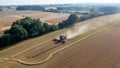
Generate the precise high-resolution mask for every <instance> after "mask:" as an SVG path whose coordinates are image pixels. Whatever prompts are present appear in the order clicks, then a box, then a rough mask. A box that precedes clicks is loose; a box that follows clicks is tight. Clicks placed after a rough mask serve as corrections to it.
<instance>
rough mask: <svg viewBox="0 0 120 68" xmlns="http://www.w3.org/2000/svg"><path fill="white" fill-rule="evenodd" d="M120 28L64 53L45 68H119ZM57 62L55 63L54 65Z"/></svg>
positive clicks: (115, 27) (112, 29) (110, 30)
mask: <svg viewBox="0 0 120 68" xmlns="http://www.w3.org/2000/svg"><path fill="white" fill-rule="evenodd" d="M119 29H120V26H119V25H117V26H114V27H112V28H110V29H109V30H108V31H106V32H105V33H103V34H100V35H99V36H97V37H95V38H93V39H90V40H89V41H87V42H85V43H84V44H80V43H78V44H76V45H80V47H78V48H76V49H73V50H72V51H69V52H66V53H65V54H64V55H62V56H60V57H59V58H58V59H57V60H55V61H54V62H53V63H50V65H48V67H46V68H120V53H119V52H120V30H119ZM56 62H57V63H56Z"/></svg>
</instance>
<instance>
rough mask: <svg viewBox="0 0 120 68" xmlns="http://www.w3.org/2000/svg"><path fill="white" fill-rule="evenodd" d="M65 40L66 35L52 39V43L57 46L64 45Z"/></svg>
mask: <svg viewBox="0 0 120 68" xmlns="http://www.w3.org/2000/svg"><path fill="white" fill-rule="evenodd" d="M66 39H67V37H66V35H63V34H61V35H60V36H59V38H58V39H53V41H54V43H55V44H58V43H62V44H65V42H66Z"/></svg>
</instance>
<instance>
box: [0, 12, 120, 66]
mask: <svg viewBox="0 0 120 68" xmlns="http://www.w3.org/2000/svg"><path fill="white" fill-rule="evenodd" d="M119 20H120V13H118V14H112V15H107V16H101V17H97V18H93V19H90V20H86V21H83V22H81V23H80V24H77V25H75V26H74V27H80V26H82V25H87V24H91V27H89V29H93V30H89V31H88V32H86V33H84V34H82V35H79V36H77V37H75V38H72V39H69V40H67V42H66V44H64V45H62V44H57V45H56V44H54V43H53V41H52V39H53V38H56V37H58V36H59V35H60V34H63V33H66V32H67V31H68V29H64V30H59V31H55V32H52V33H49V34H46V35H44V36H41V37H37V38H33V39H29V40H26V41H23V42H20V43H18V44H16V45H15V46H12V47H10V48H8V49H5V50H3V51H0V62H1V63H0V67H5V68H16V67H17V68H27V67H29V68H40V67H41V68H70V67H72V68H75V67H74V66H77V68H79V67H80V68H90V67H91V68H94V67H95V68H99V67H100V66H102V67H103V68H111V66H110V65H113V64H114V63H115V62H116V61H115V60H117V59H119V58H117V59H115V57H118V56H119V54H118V53H119V50H120V49H119V44H120V43H119V34H120V32H119V25H115V26H112V27H111V28H110V29H109V30H106V32H105V31H104V32H103V33H98V34H97V35H96V34H95V35H93V36H90V38H86V39H87V40H86V39H84V41H79V40H80V39H82V38H84V37H86V36H89V35H90V34H92V33H95V32H97V31H99V30H102V29H104V28H105V27H107V26H109V25H111V23H112V24H113V23H114V24H115V23H119ZM105 24H107V25H105ZM99 25H101V27H99V28H98V27H97V26H99ZM102 25H104V26H102ZM114 33H115V34H114ZM114 40H115V42H112V41H114ZM76 41H78V42H76ZM75 42H76V43H75ZM73 43H74V44H73ZM112 44H114V46H115V47H114V46H112ZM69 45H71V46H69ZM109 45H110V46H109ZM67 46H69V47H67ZM65 47H67V48H65ZM62 48H65V49H63V50H61V51H58V50H59V49H62ZM106 50H107V51H106ZM115 50H117V51H118V52H116V51H115ZM56 51H58V52H57V53H56V54H55V55H53V56H52V57H51V58H50V59H49V60H47V61H46V62H45V63H42V64H39V63H38V62H40V61H41V60H44V59H46V58H47V57H48V56H49V55H50V54H51V53H55V52H56ZM104 57H105V58H104ZM13 58H14V61H11V60H12V59H13ZM15 59H16V60H15ZM93 59H95V60H93ZM2 61H3V62H2ZM99 61H100V62H99ZM19 62H20V63H19ZM23 63H25V64H29V66H28V65H23ZM30 63H35V64H38V65H32V64H30ZM79 63H80V64H79ZM107 63H108V64H107ZM118 64H119V63H116V64H115V65H116V66H118ZM94 65H95V66H94ZM106 65H107V66H110V67H106ZM98 66H99V67H98ZM118 68H119V67H118Z"/></svg>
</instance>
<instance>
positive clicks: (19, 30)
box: [0, 17, 58, 47]
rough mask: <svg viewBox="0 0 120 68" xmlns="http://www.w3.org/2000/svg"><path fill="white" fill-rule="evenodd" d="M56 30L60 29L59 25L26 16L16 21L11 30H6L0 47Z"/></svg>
mask: <svg viewBox="0 0 120 68" xmlns="http://www.w3.org/2000/svg"><path fill="white" fill-rule="evenodd" d="M55 30H58V26H57V25H50V24H48V23H44V22H42V21H41V20H39V19H32V18H30V17H26V18H24V19H21V20H18V21H16V22H14V23H13V24H12V26H11V28H10V29H9V30H6V31H4V35H2V36H1V37H0V44H1V45H0V47H5V46H7V45H10V44H14V43H17V42H20V41H22V40H25V39H29V38H32V37H36V36H40V35H43V34H46V33H49V32H52V31H55Z"/></svg>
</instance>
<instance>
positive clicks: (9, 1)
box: [0, 0, 120, 5]
mask: <svg viewBox="0 0 120 68" xmlns="http://www.w3.org/2000/svg"><path fill="white" fill-rule="evenodd" d="M85 2H87V3H89V2H90V3H120V0H0V5H31V4H32V5H35V4H37V5H38V4H65V3H85Z"/></svg>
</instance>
